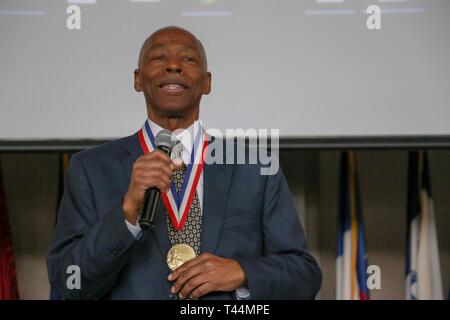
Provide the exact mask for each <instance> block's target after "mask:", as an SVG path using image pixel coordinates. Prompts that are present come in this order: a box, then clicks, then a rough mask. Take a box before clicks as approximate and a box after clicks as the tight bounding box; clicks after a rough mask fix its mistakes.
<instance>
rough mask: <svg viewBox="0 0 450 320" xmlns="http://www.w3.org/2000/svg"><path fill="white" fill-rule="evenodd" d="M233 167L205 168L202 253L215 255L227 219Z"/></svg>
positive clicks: (216, 165)
mask: <svg viewBox="0 0 450 320" xmlns="http://www.w3.org/2000/svg"><path fill="white" fill-rule="evenodd" d="M232 171H233V166H231V165H218V164H211V165H206V164H205V166H204V167H203V235H202V250H201V252H209V253H215V251H216V247H217V243H218V241H219V237H220V232H221V230H222V225H223V221H224V217H225V210H226V205H227V199H228V192H229V187H230V182H231V176H232Z"/></svg>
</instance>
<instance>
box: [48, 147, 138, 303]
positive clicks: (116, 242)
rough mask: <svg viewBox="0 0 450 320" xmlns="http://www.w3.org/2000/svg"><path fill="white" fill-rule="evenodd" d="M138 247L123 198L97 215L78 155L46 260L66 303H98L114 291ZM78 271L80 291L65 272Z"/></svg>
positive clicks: (66, 187) (71, 166) (69, 172)
mask: <svg viewBox="0 0 450 320" xmlns="http://www.w3.org/2000/svg"><path fill="white" fill-rule="evenodd" d="M135 242H136V240H135V238H134V236H133V235H132V234H131V232H130V231H129V229H128V228H127V226H126V223H125V219H124V213H123V209H122V199H118V201H117V204H116V205H115V206H114V207H113V208H111V209H110V211H109V212H107V213H105V214H102V215H99V213H98V212H97V210H96V207H95V201H94V193H93V192H92V188H91V185H90V183H89V179H88V175H87V174H86V170H85V168H84V167H83V163H82V161H81V159H80V157H79V156H78V155H75V156H74V157H73V158H72V160H71V163H70V165H69V168H68V172H67V175H66V177H65V182H64V194H63V197H62V200H61V203H60V207H59V210H58V222H57V225H56V228H55V233H54V237H53V241H52V244H51V247H50V250H49V254H48V258H47V266H48V273H49V280H50V283H51V284H52V285H53V286H54V287H55V288H56V289H57V291H58V293H59V294H60V295H61V296H62V297H63V298H64V299H98V298H102V297H104V296H105V295H106V294H108V292H109V291H110V290H111V288H112V287H113V286H114V284H115V282H116V279H117V277H118V275H119V273H120V271H121V270H122V268H123V267H124V266H125V264H126V263H127V261H128V260H129V256H130V253H131V250H130V247H132V246H133V244H134V243H135ZM70 265H76V266H78V267H79V268H80V275H81V278H80V279H81V289H72V290H70V289H69V288H68V286H67V285H66V283H67V280H68V277H69V276H70V275H71V274H67V272H66V271H67V268H68V267H69V266H70Z"/></svg>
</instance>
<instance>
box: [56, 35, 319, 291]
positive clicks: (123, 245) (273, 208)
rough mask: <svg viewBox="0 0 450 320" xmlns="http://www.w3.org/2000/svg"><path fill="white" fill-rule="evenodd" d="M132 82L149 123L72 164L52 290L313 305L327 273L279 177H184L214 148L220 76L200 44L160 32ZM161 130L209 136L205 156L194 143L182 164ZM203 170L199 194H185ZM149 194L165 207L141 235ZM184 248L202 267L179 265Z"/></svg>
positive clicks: (256, 171)
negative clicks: (73, 269)
mask: <svg viewBox="0 0 450 320" xmlns="http://www.w3.org/2000/svg"><path fill="white" fill-rule="evenodd" d="M134 76H135V78H134V87H135V89H136V91H138V92H143V93H144V97H145V101H146V104H147V114H148V119H147V121H146V123H145V125H144V127H143V128H142V129H141V130H140V131H139V132H138V133H136V134H134V135H132V136H130V137H126V138H123V139H120V140H117V141H114V142H111V143H109V144H106V145H102V146H99V147H96V148H92V149H90V150H87V151H84V152H80V153H78V154H76V155H75V156H73V158H72V160H71V163H70V166H69V169H68V173H67V175H66V179H65V188H64V195H63V198H62V201H61V205H60V208H59V213H58V223H57V226H56V230H55V235H54V239H53V242H52V245H51V248H50V252H49V256H48V270H49V279H50V282H51V283H52V285H54V286H55V287H56V288H57V290H58V291H59V293H60V294H62V295H63V296H64V297H65V298H68V299H79V298H81V299H91V298H95V299H96V298H109V299H174V298H181V299H184V298H190V299H248V298H250V299H283V298H287V299H290V298H294V299H296V298H302V299H312V298H314V297H315V295H316V294H317V292H318V291H319V289H320V285H321V272H320V269H319V267H318V265H317V263H316V261H315V260H314V258H313V257H312V256H310V255H309V254H308V252H307V246H306V241H305V237H304V233H303V230H302V228H301V226H300V223H299V221H298V218H297V214H296V212H295V208H294V206H293V203H292V200H291V197H290V193H289V189H288V186H287V184H286V181H285V179H284V176H283V174H282V173H281V171H278V172H277V173H276V174H274V175H267V176H265V175H261V174H260V166H259V165H238V164H235V165H225V164H208V163H205V164H204V165H203V167H202V166H196V167H192V168H194V169H192V168H191V169H189V170H188V169H186V166H187V165H190V164H189V160H190V159H193V158H194V156H196V155H197V154H200V157H201V154H202V153H201V152H200V153H198V149H200V150H201V151H202V150H203V149H202V148H203V147H204V148H207V144H206V142H205V144H202V143H201V141H203V140H202V139H203V137H204V131H203V129H202V128H201V125H200V123H199V121H198V119H199V107H200V100H201V97H202V95H204V94H209V92H210V90H211V73H210V72H208V71H207V61H206V54H205V51H204V48H203V46H202V44H201V43H200V41H199V40H198V39H196V38H195V37H194V36H193V35H192V34H191V33H190V32H188V31H186V30H184V29H182V28H178V27H167V28H163V29H160V30H158V31H156V32H155V33H153V34H152V35H151V36H150V37H149V38H148V39H147V40H146V41H145V42H144V44H143V46H142V49H141V52H140V56H139V63H138V69H137V70H135V72H134ZM162 129H167V130H169V131H172V132H173V131H175V130H178V131H180V130H181V133H180V134H179V135H178V137H180V140H182V139H181V138H182V137H183V135H184V134H186V133H193V136H197V135H200V136H201V137H202V138H201V139H200V140H197V141H200V145H201V146H203V147H198V148H197V151H196V150H195V149H193V145H195V143H192V142H191V143H189V142H184V140H186V141H188V140H189V139H184V140H183V141H182V142H181V144H179V145H181V149H182V155H181V161H180V159H178V160H177V161H174V160H172V159H171V158H170V157H169V156H168V155H166V154H164V153H163V152H160V151H152V150H154V147H155V146H154V141H153V140H154V137H155V136H156V135H157V134H158V132H160V131H161V130H162ZM179 149H180V148H179ZM200 162H201V160H200ZM202 169H203V170H202ZM195 170H197V171H195ZM193 171H195V174H196V177H197V178H196V179H194V180H193V181H194V182H193V183H192V184H188V185H187V188H188V187H189V186H191V189H190V191H186V192H184V191H180V190H184V187H183V186H184V184H185V181H187V180H188V179H192V173H193ZM197 172H198V173H197ZM189 173H190V175H189ZM183 179H185V181H183ZM189 181H190V180H189ZM151 187H156V188H158V189H159V190H160V191H161V194H162V195H163V198H164V206H161V208H160V210H159V212H158V213H157V215H156V218H155V225H154V228H153V229H152V230H149V231H143V230H142V229H141V228H140V227H139V224H138V221H139V213H140V210H141V207H142V205H143V202H144V195H145V191H146V190H147V189H148V188H151ZM183 192H184V196H183ZM188 193H189V194H192V196H191V197H188V198H189V199H188V200H186V203H188V204H185V207H186V209H185V211H182V210H181V209H180V208H181V207H180V208H178V207H177V206H176V205H175V206H172V205H173V202H176V201H174V200H173V199H174V198H173V199H172V198H171V197H180V198H181V200H180V202H182V203H185V202H183V201H185V200H184V199H187V198H186V197H185V196H186V194H188ZM170 199H172V202H171V200H170ZM178 210H180V211H178ZM184 249H186V250H188V251H189V252H190V253H192V254H193V256H192V258H193V259H190V260H189V259H187V260H186V261H187V262H185V261H182V262H184V263H183V264H182V265H181V266H179V265H180V263H179V262H180V257H183V252H184V251H183V250H184ZM70 265H76V266H78V267H79V268H80V272H81V273H80V274H81V283H80V285H81V288H80V289H76V288H75V289H70V288H68V287H67V285H66V282H67V278H68V276H69V275H68V274H67V273H66V270H67V268H68V266H70Z"/></svg>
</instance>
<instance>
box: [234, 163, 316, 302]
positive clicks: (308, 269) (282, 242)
mask: <svg viewBox="0 0 450 320" xmlns="http://www.w3.org/2000/svg"><path fill="white" fill-rule="evenodd" d="M263 201H264V203H263V218H262V219H263V230H262V231H263V235H264V256H261V257H241V258H238V259H236V260H238V262H239V263H240V265H241V267H242V268H243V270H244V272H245V274H246V277H247V285H248V289H249V291H250V298H251V299H314V298H315V296H316V295H317V293H318V292H319V290H320V287H321V283H322V272H321V270H320V268H319V266H318V264H317V262H316V260H315V259H314V258H313V257H312V256H311V255H310V254H309V253H308V248H307V244H306V239H305V234H304V232H303V229H302V227H301V225H300V222H299V219H298V217H297V213H296V210H295V207H294V204H293V201H292V198H291V194H290V191H289V187H288V185H287V182H286V179H285V178H284V175H283V173H282V172H281V169H280V170H278V173H277V174H275V175H272V176H267V178H266V186H265V191H264V200H263Z"/></svg>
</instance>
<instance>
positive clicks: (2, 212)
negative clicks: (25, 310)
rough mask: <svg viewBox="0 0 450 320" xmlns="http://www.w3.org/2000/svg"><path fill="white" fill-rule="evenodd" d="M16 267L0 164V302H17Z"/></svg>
mask: <svg viewBox="0 0 450 320" xmlns="http://www.w3.org/2000/svg"><path fill="white" fill-rule="evenodd" d="M18 299H19V292H18V287H17V276H16V265H15V261H14V251H13V246H12V241H11V231H10V229H9V218H8V210H7V206H6V195H5V191H4V187H3V175H2V168H1V163H0V300H18Z"/></svg>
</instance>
